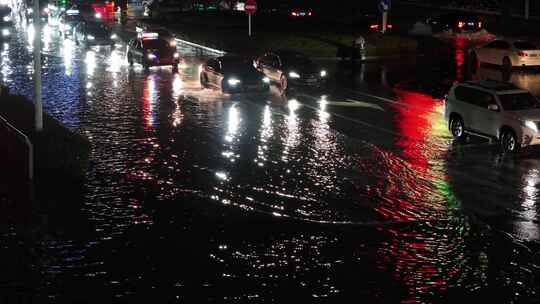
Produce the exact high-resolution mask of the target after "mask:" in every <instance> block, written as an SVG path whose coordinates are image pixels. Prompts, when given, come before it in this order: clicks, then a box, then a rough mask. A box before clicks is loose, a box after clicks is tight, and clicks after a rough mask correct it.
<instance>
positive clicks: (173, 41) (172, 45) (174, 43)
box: [169, 39, 176, 47]
mask: <svg viewBox="0 0 540 304" xmlns="http://www.w3.org/2000/svg"><path fill="white" fill-rule="evenodd" d="M169 45H170V46H171V47H176V40H174V39H173V40H171V42H169Z"/></svg>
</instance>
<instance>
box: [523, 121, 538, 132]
mask: <svg viewBox="0 0 540 304" xmlns="http://www.w3.org/2000/svg"><path fill="white" fill-rule="evenodd" d="M525 127H527V128H529V129H531V130H533V131H534V132H538V127H537V126H536V123H535V122H534V121H530V120H526V121H525Z"/></svg>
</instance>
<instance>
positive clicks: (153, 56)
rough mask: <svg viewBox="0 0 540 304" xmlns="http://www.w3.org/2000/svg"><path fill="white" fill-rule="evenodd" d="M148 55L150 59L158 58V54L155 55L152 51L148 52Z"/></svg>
mask: <svg viewBox="0 0 540 304" xmlns="http://www.w3.org/2000/svg"><path fill="white" fill-rule="evenodd" d="M147 57H148V59H150V60H154V59H156V58H157V56H156V55H154V54H152V53H150V54H148V55H147Z"/></svg>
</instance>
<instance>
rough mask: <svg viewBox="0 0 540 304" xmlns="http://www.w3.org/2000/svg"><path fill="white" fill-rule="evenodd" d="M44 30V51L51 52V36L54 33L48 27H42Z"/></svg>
mask: <svg viewBox="0 0 540 304" xmlns="http://www.w3.org/2000/svg"><path fill="white" fill-rule="evenodd" d="M42 30H43V49H42V50H43V51H45V52H49V51H50V50H51V41H52V39H51V35H52V31H51V28H50V27H49V26H48V25H45V26H43V27H42Z"/></svg>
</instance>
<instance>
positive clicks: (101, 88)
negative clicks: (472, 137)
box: [45, 52, 537, 302]
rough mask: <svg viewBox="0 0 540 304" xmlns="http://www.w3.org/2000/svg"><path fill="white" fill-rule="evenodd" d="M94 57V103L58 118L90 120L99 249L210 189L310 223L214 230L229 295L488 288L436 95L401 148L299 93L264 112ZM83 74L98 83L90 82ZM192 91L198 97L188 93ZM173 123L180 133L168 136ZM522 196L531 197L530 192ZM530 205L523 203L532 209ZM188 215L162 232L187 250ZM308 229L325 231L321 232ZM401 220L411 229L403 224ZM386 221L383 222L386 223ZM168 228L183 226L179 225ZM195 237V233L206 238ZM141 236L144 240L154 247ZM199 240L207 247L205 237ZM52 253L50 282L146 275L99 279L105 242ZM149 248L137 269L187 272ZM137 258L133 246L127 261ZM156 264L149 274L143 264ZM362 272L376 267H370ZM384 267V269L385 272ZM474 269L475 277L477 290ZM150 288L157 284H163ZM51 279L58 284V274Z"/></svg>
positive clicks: (417, 297) (408, 120)
mask: <svg viewBox="0 0 540 304" xmlns="http://www.w3.org/2000/svg"><path fill="white" fill-rule="evenodd" d="M85 56H88V54H84V53H83V54H82V57H83V58H82V59H83V60H84V57H85ZM93 56H94V58H93V64H94V65H95V66H94V67H90V66H89V65H91V64H90V63H86V64H87V75H88V76H92V77H88V78H91V81H90V80H89V81H82V82H81V83H80V87H81V88H84V89H86V90H87V91H91V92H92V93H93V94H94V96H95V98H93V99H92V100H93V102H94V106H92V107H85V105H84V103H73V100H72V99H69V100H65V101H64V102H65V103H66V104H68V103H73V104H75V105H76V106H77V107H78V109H79V113H71V112H69V113H68V114H69V115H68V116H69V117H68V116H65V117H63V116H61V115H59V116H58V117H60V118H62V119H64V120H65V121H71V120H73V119H74V118H73V117H75V116H77V115H80V116H81V117H82V120H83V121H82V123H81V126H80V128H81V130H83V131H84V133H85V134H87V135H88V136H89V138H90V140H91V143H92V161H93V162H94V163H93V166H92V168H91V170H90V172H89V173H88V185H87V186H88V187H89V193H87V195H86V197H85V202H84V204H85V212H87V215H88V216H89V217H90V219H91V221H92V223H93V224H94V225H95V227H96V229H95V230H96V233H97V235H98V239H97V240H94V241H93V242H97V243H99V244H101V245H102V246H105V247H106V250H108V249H110V248H108V247H107V246H113V245H110V242H113V241H115V240H119V242H123V241H124V239H123V238H124V234H123V233H124V232H125V231H126V230H129V229H130V228H132V226H134V225H137V226H145V227H151V226H152V225H153V224H154V223H155V221H154V220H155V218H154V216H153V215H151V214H152V213H151V212H146V210H144V209H145V208H148V209H152V204H153V203H155V201H156V200H157V201H158V202H159V203H163V202H167V203H170V204H171V205H182V204H183V203H186V202H190V201H191V199H193V197H196V198H198V199H200V198H201V197H202V198H205V197H207V196H208V195H210V196H212V198H214V199H217V200H218V201H220V202H221V203H222V204H225V205H227V207H229V206H231V205H232V206H236V207H241V208H243V210H253V211H262V212H263V213H265V214H269V215H273V216H274V217H294V218H296V219H300V220H301V223H300V227H298V226H296V229H295V227H291V229H290V230H289V229H283V230H284V231H283V232H282V233H279V232H275V231H273V230H272V229H270V232H267V233H261V235H257V232H258V231H254V232H252V235H250V239H246V238H244V236H245V235H246V234H249V233H248V232H249V231H244V230H252V229H251V226H248V227H249V228H248V229H238V230H241V231H240V233H238V235H233V234H234V230H233V232H231V235H232V236H231V235H224V234H223V233H224V232H222V231H221V230H220V232H215V234H212V235H211V236H210V237H209V239H211V241H210V243H213V242H216V243H219V244H221V245H220V246H219V247H218V246H216V247H215V248H214V249H209V250H208V252H206V251H204V254H202V255H200V256H199V257H198V259H201V260H205V259H209V260H210V261H211V262H215V263H217V264H219V265H220V266H221V271H222V272H220V274H222V275H223V276H222V277H220V278H218V279H215V278H212V277H207V278H205V281H210V282H211V283H212V284H215V285H216V286H219V287H218V288H222V289H223V290H221V291H219V292H217V293H218V294H221V293H223V294H227V295H230V296H231V297H233V298H234V297H242V296H244V295H245V296H246V297H248V296H255V295H257V296H265V297H268V298H272V297H273V295H272V293H275V292H279V291H280V288H279V287H285V288H286V287H287V286H286V285H290V286H294V287H296V288H295V290H298V292H299V293H301V294H302V295H304V294H306V293H309V295H308V296H309V298H311V299H315V298H332V297H339V296H340V295H342V294H344V293H346V292H348V293H352V294H353V295H356V292H357V291H358V290H360V292H363V293H370V292H371V291H372V290H375V292H374V293H373V296H372V298H374V299H375V300H378V301H380V302H384V301H382V300H381V299H386V300H391V296H390V294H392V292H394V291H395V290H396V289H397V290H401V288H403V289H404V294H403V295H399V296H398V298H400V299H403V298H404V299H408V300H411V301H421V300H422V299H425V297H427V296H429V294H430V293H434V292H435V293H436V292H443V291H445V290H446V288H447V287H449V286H467V288H468V289H474V288H478V287H480V286H482V284H483V283H484V278H482V275H481V274H482V273H484V272H485V264H484V263H483V262H482V261H477V260H475V258H474V257H472V258H468V257H465V254H466V253H467V251H468V250H470V248H469V247H468V242H470V239H469V234H468V233H469V231H468V229H469V227H468V225H467V223H464V222H462V218H461V217H459V216H456V217H455V218H454V214H453V213H452V211H453V209H454V208H455V205H454V203H455V201H454V198H453V196H452V191H451V190H450V187H449V186H448V184H446V183H445V181H446V177H445V175H444V171H445V170H444V167H443V165H441V163H440V162H441V158H440V157H439V156H440V154H444V153H445V150H444V149H441V147H439V146H438V145H439V144H440V140H435V142H431V141H430V139H431V138H432V137H434V133H436V132H438V131H439V130H440V129H441V127H440V122H441V120H440V117H439V118H437V117H435V116H433V113H434V112H438V111H436V110H433V108H432V106H433V104H432V102H433V101H432V100H431V101H430V100H420V101H418V100H414V101H416V102H420V103H423V102H425V104H421V105H420V106H426V107H429V111H425V112H422V113H418V112H415V111H414V110H410V109H409V110H407V111H402V112H399V110H398V111H397V117H398V119H397V120H398V121H401V122H402V124H398V125H397V129H398V133H399V134H401V135H406V138H407V139H404V138H402V137H398V138H396V142H395V144H396V146H398V147H399V149H398V150H399V151H400V152H401V153H396V152H395V151H390V150H386V149H383V148H379V147H376V146H373V145H372V144H369V143H366V142H363V141H362V140H358V139H353V138H349V137H347V136H345V135H344V134H341V133H339V132H337V131H336V130H335V129H333V128H331V127H330V125H329V124H331V123H334V124H335V123H338V122H337V121H336V118H335V117H334V116H333V115H332V114H331V112H330V111H331V110H330V109H329V108H328V107H327V104H326V103H325V102H324V100H321V101H320V102H319V103H318V105H317V107H318V108H317V109H316V110H315V111H311V110H309V109H308V108H307V107H304V106H302V104H301V103H300V101H298V100H295V99H291V100H287V101H285V102H284V103H283V104H281V105H275V104H272V105H269V104H266V103H265V102H264V99H249V100H250V101H251V103H249V102H247V101H248V99H247V98H246V100H239V101H237V100H234V101H231V100H230V99H229V98H228V97H225V98H224V97H222V96H221V95H219V94H218V93H216V92H210V90H204V91H203V92H199V91H196V90H195V89H194V88H195V85H194V82H193V81H192V80H190V81H186V82H184V81H185V79H182V78H181V76H179V75H175V76H172V75H171V74H168V73H167V72H164V71H161V70H157V71H152V73H150V74H148V75H146V74H143V73H138V71H137V70H135V71H133V75H131V74H130V76H129V77H130V83H129V84H126V83H125V82H123V81H122V75H123V74H122V73H123V71H122V69H119V70H117V69H116V68H114V69H113V70H111V71H108V72H109V74H101V72H102V71H103V69H100V68H99V64H98V63H99V62H101V59H103V57H101V56H102V54H101V53H99V52H98V53H95V54H94V55H93ZM113 56H114V54H113ZM64 59H65V58H64ZM73 62H74V65H76V64H77V63H76V61H73ZM104 62H106V61H104ZM96 66H97V68H96ZM75 70H76V69H75ZM75 70H73V71H75ZM94 70H95V73H94ZM110 73H112V75H111V74H110ZM117 73H118V74H119V75H117ZM126 73H131V71H130V72H126ZM115 77H117V78H115ZM82 78H83V79H86V78H87V77H86V76H85V75H84V74H83V77H82ZM111 79H118V80H121V81H120V82H119V83H118V85H119V86H120V88H110V87H109V86H108V85H110V84H111V83H112V82H111V81H110V80H111ZM189 94H192V95H195V96H198V97H199V99H196V98H188V97H186V95H189ZM414 98H416V97H414ZM141 99H142V102H141ZM45 100H48V102H49V103H51V100H50V99H47V98H45ZM430 102H431V103H430ZM49 106H51V105H49ZM54 107H57V108H59V107H63V108H66V107H67V105H62V104H54ZM51 108H52V106H51ZM80 112H82V113H80ZM77 117H78V116H77ZM171 117H172V118H173V119H172V121H173V123H172V127H174V128H175V130H174V132H170V131H171V130H169V129H168V128H169V127H170V126H171ZM414 126H415V127H414ZM445 140H446V139H444V138H443V141H445ZM425 141H427V143H426V142H425ZM189 157H192V158H191V159H190V158H189ZM253 160H255V161H253ZM261 164H262V165H261ZM201 176H202V177H201ZM209 177H210V178H209ZM197 178H199V179H197ZM527 179H528V180H530V182H527V185H528V186H527V187H529V185H530V184H533V183H536V179H537V175H534V174H531V176H529V177H527ZM190 187H191V188H190ZM208 189H211V190H210V191H209V190H208ZM190 190H191V192H189V191H190ZM524 191H529V192H527V193H528V194H529V196H528V197H527V198H528V199H529V198H530V199H531V200H534V197H535V195H536V193H534V191H533V189H532V188H525V190H524ZM201 193H202V194H201ZM530 202H531V201H529V202H527V199H526V200H525V203H524V206H525V205H526V204H527V203H530ZM203 203H204V204H209V202H208V201H204V202H203ZM209 208H211V207H209ZM190 212H191V211H190ZM197 212H198V211H197ZM190 216H191V215H190ZM217 218H219V220H221V219H222V218H221V217H217ZM158 219H159V218H158ZM228 219H229V218H226V220H225V221H224V222H228ZM190 220H191V218H190V217H189V216H188V217H187V219H186V218H185V217H184V214H183V213H182V212H181V211H180V212H178V213H173V214H172V215H171V222H172V223H177V224H179V225H180V226H181V228H179V229H178V230H179V231H170V233H171V235H174V236H173V237H170V236H163V235H159V236H156V235H152V236H151V237H152V238H155V239H162V238H167V241H171V242H173V243H174V242H178V243H179V244H182V243H184V242H186V241H185V240H184V239H182V238H180V237H178V238H177V236H176V233H177V232H180V231H184V230H185V229H188V228H189V226H190V225H191V224H192V223H189V221H190ZM265 220H267V219H266V218H265ZM184 221H185V223H184ZM308 221H313V222H316V223H325V224H327V225H326V226H311V225H310V224H308V223H307V222H308ZM399 221H404V222H412V223H413V224H412V226H410V227H402V226H399V225H397V226H393V225H392V224H395V222H399ZM330 223H348V224H365V225H364V226H365V227H368V228H371V227H375V228H377V229H376V230H378V231H382V233H381V234H382V235H383V237H381V238H378V236H377V238H375V239H371V240H370V239H369V236H370V235H372V233H374V232H373V231H371V230H370V231H368V232H365V233H364V232H363V231H362V232H357V231H349V230H348V229H349V228H344V229H343V230H345V231H346V232H345V233H344V232H343V231H338V232H336V233H332V232H331V230H332V229H334V228H335V227H333V226H338V225H328V224H330ZM381 223H382V224H386V226H379V225H380V224H381ZM161 224H162V225H163V223H161ZM210 224H211V225H214V224H215V223H210ZM272 224H275V226H278V227H272V228H277V229H279V226H281V224H282V223H281V222H277V224H276V223H274V222H273V223H271V224H261V226H264V227H266V229H269V228H268V227H267V226H272ZM351 226H352V225H351ZM165 227H166V230H169V229H170V230H174V229H176V227H172V224H171V226H169V225H168V224H165ZM338 227H339V226H338ZM206 228H207V227H206ZM241 228H245V227H241ZM312 229H313V231H312ZM351 229H355V228H351ZM203 230H204V229H203ZM303 231H309V232H303ZM265 232H266V231H265ZM159 233H161V232H158V234H159ZM192 233H194V234H195V235H197V236H198V234H197V233H199V232H192ZM343 234H347V235H346V236H343ZM184 236H186V235H184ZM190 237H191V238H194V237H193V235H187V238H186V239H188V240H189V239H190ZM130 241H134V242H135V243H138V242H141V243H144V239H143V240H142V241H141V240H139V239H137V238H135V240H130ZM202 242H203V243H205V244H206V243H208V241H207V240H206V239H203V241H202ZM175 244H176V243H175ZM223 244H226V245H223ZM47 246H50V247H49V250H51V252H53V254H51V256H54V257H55V259H58V260H55V259H51V260H52V262H51V263H50V264H48V265H49V266H50V267H49V268H48V271H49V274H51V275H54V274H56V273H62V272H64V273H68V271H66V269H69V268H71V267H80V268H82V270H81V272H82V273H84V274H85V275H86V274H89V275H93V276H95V277H96V280H102V281H107V282H116V283H115V284H117V283H118V282H123V283H128V282H134V281H136V280H137V279H139V276H140V274H133V273H132V272H126V273H113V274H109V273H106V271H102V270H103V269H104V267H105V266H103V263H104V262H103V257H102V256H103V254H99V253H98V254H97V257H95V256H94V257H90V255H87V254H86V250H89V251H90V250H91V248H93V247H94V246H96V244H95V243H93V244H84V246H83V249H80V248H77V245H76V244H71V243H70V242H65V243H64V244H55V243H54V242H47ZM86 246H87V247H86ZM115 246H116V245H115ZM205 246H206V245H205ZM171 247H174V246H169V245H167V248H165V249H166V250H164V251H167V250H171V255H172V256H174V260H184V262H185V261H188V262H187V263H191V262H195V261H191V260H190V259H193V257H190V256H189V255H187V256H186V255H185V251H189V250H180V249H178V248H171ZM202 247H204V246H202ZM70 248H71V249H70ZM100 250H101V249H100ZM147 250H149V251H148V252H143V253H141V255H142V256H144V258H143V259H142V260H141V261H140V263H133V264H132V265H130V267H132V268H135V269H145V270H147V272H145V273H146V274H148V273H156V272H154V271H157V273H159V272H160V271H161V272H162V273H165V274H166V275H168V276H175V275H178V276H180V274H175V275H171V274H170V272H168V271H169V270H165V269H163V268H168V267H169V265H168V264H167V263H165V264H167V266H163V265H159V264H160V263H158V261H157V260H159V259H160V258H161V257H160V256H159V257H156V256H155V255H153V253H155V251H153V250H155V249H153V248H152V249H147ZM64 251H66V252H68V253H67V254H65V256H61V255H55V254H54V253H55V252H56V253H57V252H64ZM202 251H203V250H202ZM135 253H136V251H135V252H128V254H126V257H128V256H131V254H135ZM176 255H178V256H180V257H181V258H178V257H176ZM147 257H148V259H150V262H149V261H148V260H145V259H146V258H147ZM94 259H95V260H94ZM195 260H197V259H195ZM93 262H95V263H96V264H92V263H93ZM156 264H158V265H156ZM88 265H92V266H88ZM96 265H97V266H96ZM145 265H150V266H148V269H146V268H145V267H146V266H145ZM206 266H208V265H206ZM86 267H87V268H86ZM108 267H113V268H114V266H108ZM95 269H98V270H97V271H96V270H95ZM179 269H181V268H179ZM365 269H368V270H369V271H366V272H363V271H364V270H365ZM381 272H382V273H384V274H382V275H380V276H377V275H376V274H377V273H381ZM343 273H346V276H343V275H342V274H343ZM366 273H367V274H366ZM385 274H389V276H391V277H392V280H391V281H390V282H392V283H393V284H394V285H392V284H386V283H388V282H387V281H386V279H385V278H384V276H385ZM466 275H467V276H470V277H474V276H476V277H477V278H476V279H475V280H471V282H472V283H470V285H466V284H469V283H466V282H465V279H464V278H463V277H464V276H466ZM344 277H346V278H347V279H349V278H350V279H351V280H352V282H354V284H353V285H354V287H352V288H351V286H350V285H348V283H347V282H344V281H343V280H344V279H343V278H344ZM469 279H470V278H469ZM149 280H152V279H149ZM153 280H155V281H152V282H150V285H152V284H155V283H157V281H160V279H155V278H154V279H153ZM231 280H232V282H238V283H239V284H238V285H237V286H247V287H246V288H247V289H249V288H251V290H249V291H250V292H246V293H245V294H244V293H242V294H240V295H239V294H238V293H235V290H231V289H228V288H226V287H224V286H228V284H230V282H231ZM50 282H56V281H55V280H54V276H53V277H52V279H50ZM366 282H367V283H366ZM100 284H101V283H100ZM164 284H165V283H164ZM194 284H198V283H194ZM204 284H205V286H207V285H208V284H210V283H208V282H204ZM252 284H253V285H252ZM362 284H367V286H365V288H364V287H363V286H364V285H362ZM201 285H203V284H202V283H201ZM396 285H398V287H395V286H396ZM402 285H403V286H404V287H402ZM129 286H131V287H132V288H133V289H132V290H133V291H136V288H135V287H133V286H132V285H129Z"/></svg>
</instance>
